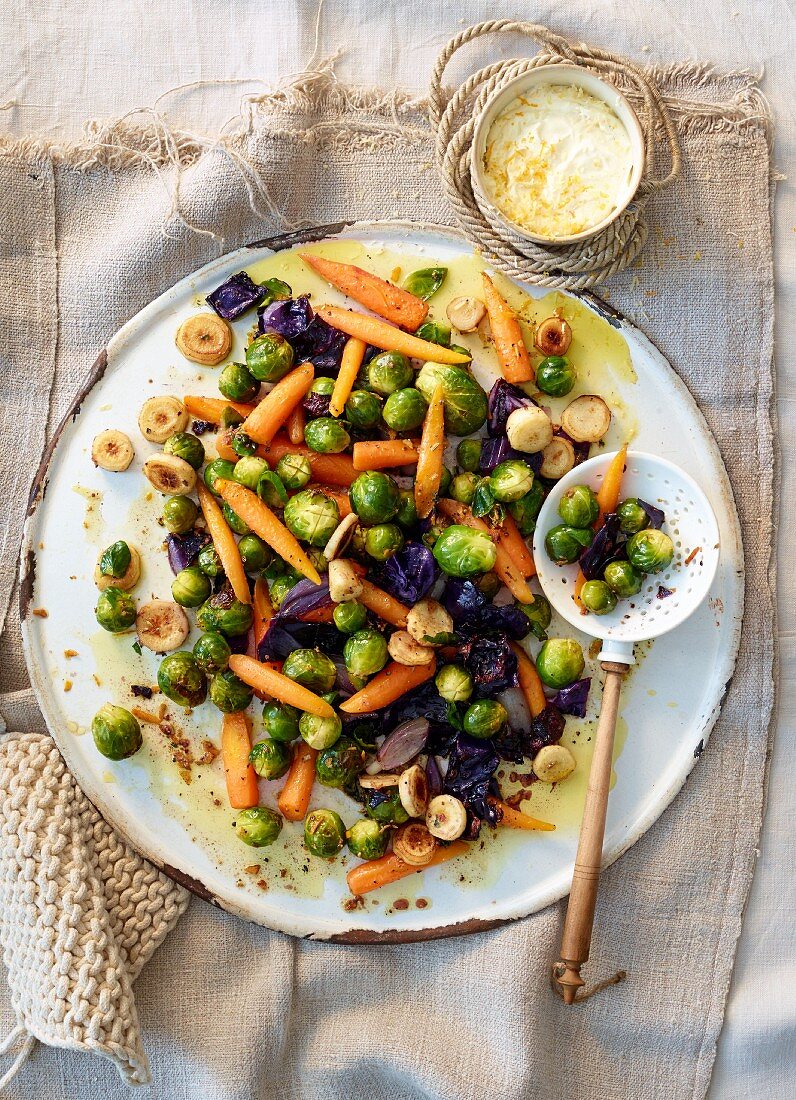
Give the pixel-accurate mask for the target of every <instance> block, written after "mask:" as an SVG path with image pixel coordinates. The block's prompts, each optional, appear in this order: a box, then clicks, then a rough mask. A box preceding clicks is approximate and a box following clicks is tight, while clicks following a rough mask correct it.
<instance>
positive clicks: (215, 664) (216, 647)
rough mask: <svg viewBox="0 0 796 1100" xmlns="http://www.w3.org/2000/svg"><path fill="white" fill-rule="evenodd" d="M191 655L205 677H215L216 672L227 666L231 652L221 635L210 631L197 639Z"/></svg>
mask: <svg viewBox="0 0 796 1100" xmlns="http://www.w3.org/2000/svg"><path fill="white" fill-rule="evenodd" d="M193 655H194V658H195V659H196V663H197V664H198V665H199V668H201V670H202V672H204V674H205V675H206V676H215V674H216V673H217V672H223V671H224V669H225V668H226V667H227V665H228V664H229V659H230V657H231V656H232V650H231V649H230V647H229V643H228V642H227V639H226V638H225V637H224V635H223V634H219V633H218V631H216V630H211V631H209V632H208V633H207V634H203V635H202V636H201V638H197V640H196V643H195V645H194V647H193Z"/></svg>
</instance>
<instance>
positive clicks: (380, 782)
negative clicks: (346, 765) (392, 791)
mask: <svg viewBox="0 0 796 1100" xmlns="http://www.w3.org/2000/svg"><path fill="white" fill-rule="evenodd" d="M400 779H401V777H400V775H398V773H397V772H379V773H378V774H376V775H360V777H359V785H360V787H362V788H363V789H364V790H366V791H383V790H384V788H385V787H397V786H398V784H399V782H400Z"/></svg>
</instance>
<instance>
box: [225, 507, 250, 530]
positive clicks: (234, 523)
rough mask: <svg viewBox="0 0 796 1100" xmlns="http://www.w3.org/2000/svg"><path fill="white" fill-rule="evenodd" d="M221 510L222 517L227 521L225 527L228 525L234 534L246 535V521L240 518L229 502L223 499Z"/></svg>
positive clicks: (247, 528)
mask: <svg viewBox="0 0 796 1100" xmlns="http://www.w3.org/2000/svg"><path fill="white" fill-rule="evenodd" d="M221 511H222V513H223V515H224V519H225V520H226V521H227V527H229V529H230V531H234V532H235V534H236V535H248V533H249V525H248V523H246V521H245V520H244V519H241V517H240V516H239V515H238V513H237V512H236V511H235V509H234V508H233V507H232V506H231V505H230V504H227V502H226V501H224V503H223V504H222V505H221Z"/></svg>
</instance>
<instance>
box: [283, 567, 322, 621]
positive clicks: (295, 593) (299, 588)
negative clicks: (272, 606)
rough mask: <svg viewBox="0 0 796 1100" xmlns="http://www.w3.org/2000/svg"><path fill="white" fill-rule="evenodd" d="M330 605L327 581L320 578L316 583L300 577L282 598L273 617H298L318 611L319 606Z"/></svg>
mask: <svg viewBox="0 0 796 1100" xmlns="http://www.w3.org/2000/svg"><path fill="white" fill-rule="evenodd" d="M331 606H332V597H331V596H330V595H329V582H328V581H327V580H322V581H321V583H320V584H316V583H315V582H314V581H311V580H309V579H308V578H307V577H302V579H301V580H300V581H298V583H297V584H294V585H293V587H292V588H291V589H290V591H289V592H288V594H287V595H286V596H285V598H284V599H283V600H282V603H281V604H280V605H279V611H278V612H277V614H276V616H275V618H277V619H300V618H301V617H302V616H303V615H308V614H309V613H310V612H311V611H318V610H319V609H320V608H323V607H331Z"/></svg>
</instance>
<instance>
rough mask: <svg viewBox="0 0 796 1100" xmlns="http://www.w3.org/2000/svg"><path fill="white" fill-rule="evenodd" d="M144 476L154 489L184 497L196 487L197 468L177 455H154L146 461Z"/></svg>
mask: <svg viewBox="0 0 796 1100" xmlns="http://www.w3.org/2000/svg"><path fill="white" fill-rule="evenodd" d="M144 477H145V478H146V479H147V481H148V482H149V484H150V485H151V486H152V488H153V489H157V491H158V492H159V493H167V494H168V495H169V496H174V497H184V496H187V495H188V493H192V492H193V491H194V489H195V488H196V470H194V468H193V466H191V465H190V463H188V462H186V461H185V459H184V458H178V457H177V456H176V455H166V454H160V455H153V456H152V458H148V459H147V460H146V462H145V463H144Z"/></svg>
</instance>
